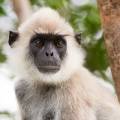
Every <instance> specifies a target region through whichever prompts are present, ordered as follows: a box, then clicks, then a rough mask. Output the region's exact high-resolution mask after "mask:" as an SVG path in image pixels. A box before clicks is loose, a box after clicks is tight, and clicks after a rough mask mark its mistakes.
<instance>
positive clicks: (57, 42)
mask: <svg viewBox="0 0 120 120" xmlns="http://www.w3.org/2000/svg"><path fill="white" fill-rule="evenodd" d="M55 45H56V47H57V48H62V47H63V46H64V43H63V41H62V40H59V39H58V40H55Z"/></svg>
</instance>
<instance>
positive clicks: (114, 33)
mask: <svg viewBox="0 0 120 120" xmlns="http://www.w3.org/2000/svg"><path fill="white" fill-rule="evenodd" d="M97 2H98V7H99V10H100V15H101V21H102V27H103V30H104V38H105V45H106V49H107V53H108V58H109V60H110V66H111V70H112V75H113V80H114V84H115V88H116V93H117V95H118V99H119V101H120V0H97Z"/></svg>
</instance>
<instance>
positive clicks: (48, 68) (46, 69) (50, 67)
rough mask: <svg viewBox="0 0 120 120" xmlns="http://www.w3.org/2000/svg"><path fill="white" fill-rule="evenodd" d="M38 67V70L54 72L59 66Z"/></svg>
mask: <svg viewBox="0 0 120 120" xmlns="http://www.w3.org/2000/svg"><path fill="white" fill-rule="evenodd" d="M38 69H39V71H40V72H44V73H55V72H57V71H59V70H60V66H51V65H49V66H39V67H38Z"/></svg>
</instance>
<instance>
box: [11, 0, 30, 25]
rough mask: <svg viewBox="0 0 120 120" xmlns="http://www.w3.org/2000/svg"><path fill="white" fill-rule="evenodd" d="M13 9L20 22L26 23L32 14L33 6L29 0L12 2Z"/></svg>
mask: <svg viewBox="0 0 120 120" xmlns="http://www.w3.org/2000/svg"><path fill="white" fill-rule="evenodd" d="M12 2H13V9H14V11H15V13H16V15H17V17H18V19H19V21H20V23H22V22H24V21H25V20H26V19H27V18H28V17H29V16H30V14H31V6H30V3H29V1H28V0H12Z"/></svg>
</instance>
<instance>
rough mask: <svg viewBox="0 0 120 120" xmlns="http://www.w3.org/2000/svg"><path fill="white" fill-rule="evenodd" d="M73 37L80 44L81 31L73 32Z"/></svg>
mask: <svg viewBox="0 0 120 120" xmlns="http://www.w3.org/2000/svg"><path fill="white" fill-rule="evenodd" d="M75 39H76V41H77V43H78V44H81V33H76V34H75Z"/></svg>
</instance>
